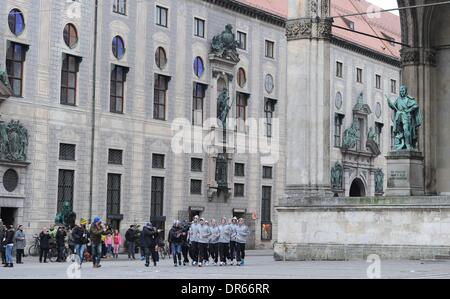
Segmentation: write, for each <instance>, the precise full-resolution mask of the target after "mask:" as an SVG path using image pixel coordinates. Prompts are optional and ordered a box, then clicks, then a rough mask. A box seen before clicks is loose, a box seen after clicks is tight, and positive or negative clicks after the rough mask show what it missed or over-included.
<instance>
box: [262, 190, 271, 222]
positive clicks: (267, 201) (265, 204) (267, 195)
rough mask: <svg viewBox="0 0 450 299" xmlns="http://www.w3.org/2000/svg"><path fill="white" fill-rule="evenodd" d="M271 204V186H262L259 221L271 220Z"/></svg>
mask: <svg viewBox="0 0 450 299" xmlns="http://www.w3.org/2000/svg"><path fill="white" fill-rule="evenodd" d="M271 205H272V187H268V186H263V187H262V203H261V222H264V223H267V222H270V221H271V220H272V217H271Z"/></svg>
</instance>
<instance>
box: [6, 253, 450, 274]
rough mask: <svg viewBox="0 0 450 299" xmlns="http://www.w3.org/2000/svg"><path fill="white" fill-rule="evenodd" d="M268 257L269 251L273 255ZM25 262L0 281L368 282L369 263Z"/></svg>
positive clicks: (407, 265) (430, 267)
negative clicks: (94, 264) (80, 264)
mask: <svg viewBox="0 0 450 299" xmlns="http://www.w3.org/2000/svg"><path fill="white" fill-rule="evenodd" d="M269 254H270V253H269ZM24 262H25V263H24V264H21V265H16V264H15V265H14V268H0V279H5V278H56V279H66V278H69V276H70V277H75V278H78V276H79V277H80V278H87V279H93V278H104V279H107V278H119V279H121V278H123V279H154V278H167V279H171V278H176V279H245V278H246V279H297V278H299V279H301V278H306V279H310V278H318V279H321V278H331V279H334V278H349V279H366V278H368V277H367V269H368V267H369V265H370V264H369V263H366V262H364V261H345V262H276V261H274V260H273V257H272V256H270V255H268V254H264V253H261V252H254V253H252V252H249V254H248V256H247V258H246V260H245V262H246V265H245V266H244V267H236V266H227V267H218V266H208V267H203V268H198V267H193V266H186V267H174V266H173V263H172V261H171V260H169V259H165V260H162V262H161V263H159V264H158V266H157V267H152V266H151V267H150V268H146V267H145V266H144V262H141V261H138V260H136V261H129V260H128V259H127V258H126V256H121V257H120V258H119V260H117V261H112V260H111V259H105V260H103V261H102V263H101V264H102V267H101V268H99V269H93V268H92V264H91V263H86V264H84V265H83V267H82V269H81V271H80V272H78V271H77V270H76V267H75V265H74V264H72V263H70V262H66V263H48V264H40V263H39V262H38V261H37V258H31V257H26V258H25V259H24ZM381 278H412V279H418V278H447V279H448V278H450V262H448V261H381Z"/></svg>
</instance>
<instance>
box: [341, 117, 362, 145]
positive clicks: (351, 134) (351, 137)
mask: <svg viewBox="0 0 450 299" xmlns="http://www.w3.org/2000/svg"><path fill="white" fill-rule="evenodd" d="M359 135H360V131H359V121H358V119H357V118H356V117H355V118H353V123H352V126H351V127H350V128H348V129H347V130H345V131H344V144H343V146H342V147H343V148H345V149H353V148H356V146H357V145H358V141H359V137H360V136H359Z"/></svg>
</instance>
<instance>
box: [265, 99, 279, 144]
mask: <svg viewBox="0 0 450 299" xmlns="http://www.w3.org/2000/svg"><path fill="white" fill-rule="evenodd" d="M276 104H277V101H276V100H272V99H266V102H265V105H264V114H265V126H266V132H265V133H266V137H269V138H270V137H272V134H273V132H272V127H273V114H274V113H275V105H276Z"/></svg>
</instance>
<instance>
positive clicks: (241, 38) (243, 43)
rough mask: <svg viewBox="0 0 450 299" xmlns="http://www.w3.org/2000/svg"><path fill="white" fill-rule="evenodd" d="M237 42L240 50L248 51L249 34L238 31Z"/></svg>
mask: <svg viewBox="0 0 450 299" xmlns="http://www.w3.org/2000/svg"><path fill="white" fill-rule="evenodd" d="M237 42H238V47H239V49H241V50H247V33H244V32H241V31H238V32H237Z"/></svg>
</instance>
